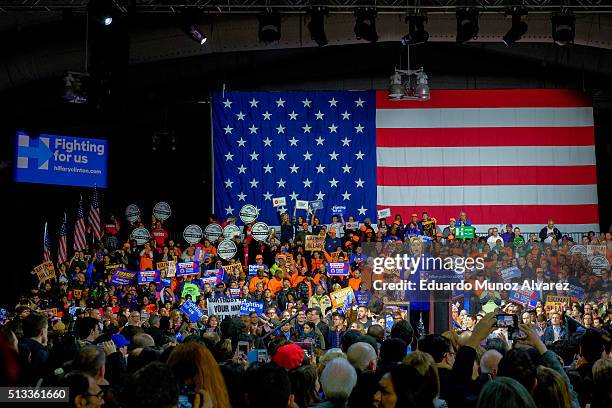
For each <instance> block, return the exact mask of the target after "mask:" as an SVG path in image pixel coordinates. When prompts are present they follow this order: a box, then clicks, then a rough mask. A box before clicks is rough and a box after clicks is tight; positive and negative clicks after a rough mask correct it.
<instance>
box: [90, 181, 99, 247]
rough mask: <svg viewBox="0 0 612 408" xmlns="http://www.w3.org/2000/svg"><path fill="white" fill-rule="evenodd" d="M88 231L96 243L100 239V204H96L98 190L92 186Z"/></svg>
mask: <svg viewBox="0 0 612 408" xmlns="http://www.w3.org/2000/svg"><path fill="white" fill-rule="evenodd" d="M87 224H88V226H87V227H88V230H89V231H91V232H92V234H93V236H94V238H95V239H96V240H97V241H100V239H102V224H101V221H100V203H99V202H98V189H97V188H96V187H95V186H94V189H93V193H92V195H91V206H90V207H89V216H88V217H87Z"/></svg>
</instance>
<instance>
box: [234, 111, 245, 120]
mask: <svg viewBox="0 0 612 408" xmlns="http://www.w3.org/2000/svg"><path fill="white" fill-rule="evenodd" d="M236 116H237V117H238V120H244V113H242V111H240V113H237V114H236Z"/></svg>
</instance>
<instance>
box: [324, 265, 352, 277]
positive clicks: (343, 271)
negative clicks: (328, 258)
mask: <svg viewBox="0 0 612 408" xmlns="http://www.w3.org/2000/svg"><path fill="white" fill-rule="evenodd" d="M327 274H328V275H329V276H347V275H348V274H349V263H348V262H328V263H327Z"/></svg>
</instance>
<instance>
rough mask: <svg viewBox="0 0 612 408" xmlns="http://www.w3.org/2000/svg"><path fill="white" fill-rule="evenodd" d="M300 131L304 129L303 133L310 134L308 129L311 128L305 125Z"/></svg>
mask: <svg viewBox="0 0 612 408" xmlns="http://www.w3.org/2000/svg"><path fill="white" fill-rule="evenodd" d="M302 129H304V133H310V129H312V127H311V126H309V125H308V123H307V124H305V125H304V126H302Z"/></svg>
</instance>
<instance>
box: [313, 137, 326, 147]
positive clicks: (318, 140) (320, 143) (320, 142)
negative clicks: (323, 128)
mask: <svg viewBox="0 0 612 408" xmlns="http://www.w3.org/2000/svg"><path fill="white" fill-rule="evenodd" d="M315 141H316V142H317V146H323V142H325V139H323V138H322V137H321V136H319V137H317V138H316V139H315Z"/></svg>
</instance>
